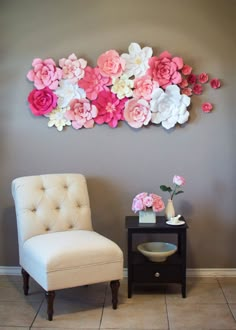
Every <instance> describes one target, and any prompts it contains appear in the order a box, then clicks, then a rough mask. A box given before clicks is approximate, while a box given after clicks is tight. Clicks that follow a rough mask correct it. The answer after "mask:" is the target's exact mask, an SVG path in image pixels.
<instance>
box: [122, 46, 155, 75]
mask: <svg viewBox="0 0 236 330" xmlns="http://www.w3.org/2000/svg"><path fill="white" fill-rule="evenodd" d="M128 50H129V54H126V53H124V54H122V55H121V57H122V58H123V59H125V61H126V64H125V72H124V73H125V74H126V75H127V76H128V77H131V76H135V78H137V77H141V76H143V75H144V74H145V73H146V71H147V69H148V68H149V65H148V60H149V58H150V57H151V56H152V48H151V47H144V48H143V49H141V47H140V46H139V44H137V43H136V42H132V43H131V44H130V45H129V48H128Z"/></svg>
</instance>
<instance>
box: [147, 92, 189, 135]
mask: <svg viewBox="0 0 236 330" xmlns="http://www.w3.org/2000/svg"><path fill="white" fill-rule="evenodd" d="M189 104H190V97H188V96H187V95H181V94H180V89H179V87H178V86H176V85H170V86H167V88H166V90H165V92H164V91H163V89H161V88H157V89H155V90H154V91H153V93H152V100H151V102H150V105H151V112H152V119H151V121H152V122H153V123H154V124H160V123H161V124H162V126H163V127H164V128H166V129H170V128H172V127H174V126H175V124H176V123H179V124H183V123H185V122H186V121H187V120H188V118H189V112H188V111H187V107H188V106H189Z"/></svg>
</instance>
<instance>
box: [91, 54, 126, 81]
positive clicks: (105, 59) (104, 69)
mask: <svg viewBox="0 0 236 330" xmlns="http://www.w3.org/2000/svg"><path fill="white" fill-rule="evenodd" d="M97 65H98V68H99V70H100V73H101V74H102V75H103V76H105V77H111V78H117V77H120V76H121V75H122V73H123V72H124V70H125V60H124V59H123V58H121V57H120V55H119V54H118V53H117V51H116V50H108V51H107V52H105V53H103V54H102V55H100V56H99V58H98V60H97Z"/></svg>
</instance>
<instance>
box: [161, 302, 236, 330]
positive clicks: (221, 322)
mask: <svg viewBox="0 0 236 330" xmlns="http://www.w3.org/2000/svg"><path fill="white" fill-rule="evenodd" d="M167 310H168V319H169V325H170V330H183V329H184V330H223V329H224V330H226V329H227V330H230V329H236V322H235V320H234V318H233V316H232V313H231V311H230V309H229V307H228V305H227V304H207V305H206V304H184V305H183V304H176V303H175V304H168V305H167Z"/></svg>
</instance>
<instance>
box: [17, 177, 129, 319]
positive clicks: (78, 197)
mask: <svg viewBox="0 0 236 330" xmlns="http://www.w3.org/2000/svg"><path fill="white" fill-rule="evenodd" d="M12 195H13V198H14V202H15V209H16V217H17V230H18V242H19V258H20V265H21V267H22V275H23V283H24V294H25V295H27V294H28V290H29V276H31V277H32V278H34V279H35V281H36V282H38V283H39V285H40V286H42V287H43V289H44V290H45V291H46V297H47V304H48V308H47V313H48V320H50V321H51V320H52V318H53V301H54V297H55V290H58V289H65V288H71V287H76V286H81V285H87V284H92V283H98V282H106V281H110V286H111V291H112V305H113V309H116V308H117V296H118V289H119V285H120V283H119V280H120V279H121V278H122V276H123V253H122V251H121V249H120V248H119V247H118V246H117V245H116V244H115V243H114V242H112V241H111V240H109V239H108V238H105V237H104V236H102V235H100V234H98V233H97V232H95V231H94V230H93V228H92V222H91V212H90V203H89V196H88V191H87V184H86V179H85V177H84V176H83V175H81V174H47V175H39V176H28V177H21V178H17V179H15V180H13V182H12Z"/></svg>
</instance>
